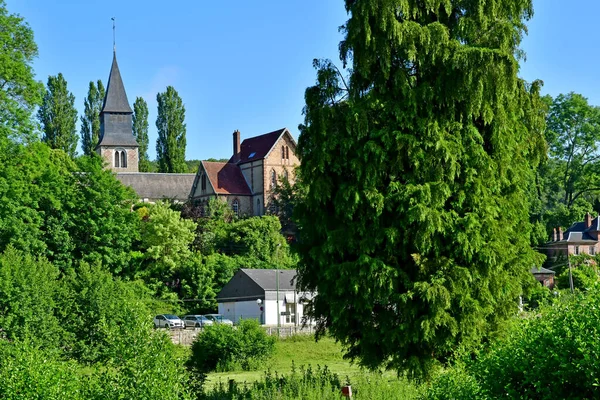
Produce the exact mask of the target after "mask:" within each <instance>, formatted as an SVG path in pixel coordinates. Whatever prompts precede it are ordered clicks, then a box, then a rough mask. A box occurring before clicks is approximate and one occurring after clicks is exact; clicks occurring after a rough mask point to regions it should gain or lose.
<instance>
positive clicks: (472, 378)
mask: <svg viewBox="0 0 600 400" xmlns="http://www.w3.org/2000/svg"><path fill="white" fill-rule="evenodd" d="M599 320H600V291H599V290H597V289H593V290H591V291H589V292H588V293H577V294H575V295H572V296H563V297H562V298H561V299H559V300H557V301H555V302H554V303H553V304H552V305H546V306H542V307H541V308H540V309H539V310H538V311H537V313H536V315H535V316H531V317H530V318H527V319H523V320H521V321H519V323H517V324H515V325H514V326H513V327H512V328H511V329H510V330H509V332H508V333H507V335H506V336H505V337H502V338H500V339H499V340H497V341H495V342H492V343H491V345H490V347H489V348H488V349H487V350H486V351H484V352H482V353H481V354H480V355H479V356H478V357H476V358H474V359H470V358H465V359H464V360H463V361H464V368H465V369H464V370H462V366H461V365H460V364H459V365H458V366H456V367H454V369H452V370H450V371H447V372H446V373H445V375H440V376H439V377H438V378H437V379H436V380H435V381H434V383H433V385H432V386H431V388H430V390H429V392H428V396H427V397H428V398H431V399H460V398H500V397H504V398H523V399H532V398H535V399H572V398H598V397H600V390H599V388H598V378H597V377H598V376H599V375H600V330H598V321H599ZM464 382H466V384H465V383H464ZM465 386H466V389H465ZM469 388H471V389H473V390H475V392H473V393H474V394H476V396H475V395H473V396H469V395H465V396H466V397H465V396H461V395H460V393H463V392H464V393H467V392H465V390H467V389H468V390H470V389H469ZM479 389H481V390H480V391H479ZM441 393H445V395H440V394H441Z"/></svg>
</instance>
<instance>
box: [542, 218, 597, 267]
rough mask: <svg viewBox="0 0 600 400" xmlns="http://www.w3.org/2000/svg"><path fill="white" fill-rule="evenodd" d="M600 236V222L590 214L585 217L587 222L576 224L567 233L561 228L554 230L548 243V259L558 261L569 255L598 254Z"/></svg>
mask: <svg viewBox="0 0 600 400" xmlns="http://www.w3.org/2000/svg"><path fill="white" fill-rule="evenodd" d="M599 234H600V220H599V219H598V217H596V218H593V219H592V216H591V215H590V213H587V214H586V215H585V220H584V221H581V222H575V223H574V224H573V225H571V226H570V227H569V229H567V230H566V231H565V232H563V231H562V229H561V228H558V229H556V228H555V229H554V231H553V235H552V238H551V240H550V241H549V242H547V243H546V245H545V247H546V248H547V251H548V254H547V255H548V259H549V260H550V261H551V262H552V261H556V259H559V258H560V257H564V258H566V256H567V254H568V255H580V254H589V255H591V256H593V255H596V254H598V250H600V245H599V241H598V237H599V236H598V235H599Z"/></svg>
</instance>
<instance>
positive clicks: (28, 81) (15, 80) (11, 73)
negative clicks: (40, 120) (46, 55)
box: [0, 0, 44, 141]
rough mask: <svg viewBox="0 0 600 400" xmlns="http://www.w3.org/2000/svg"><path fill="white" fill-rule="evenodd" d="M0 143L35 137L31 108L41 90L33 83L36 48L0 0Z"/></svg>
mask: <svg viewBox="0 0 600 400" xmlns="http://www.w3.org/2000/svg"><path fill="white" fill-rule="evenodd" d="M0 27H2V29H0V141H1V140H2V139H6V138H10V139H18V140H31V139H33V138H34V137H35V120H34V119H33V118H32V116H33V112H34V110H35V108H36V107H37V106H38V105H40V104H41V101H42V94H43V91H44V86H43V84H42V83H41V82H38V81H36V80H35V73H34V71H33V67H32V64H33V60H34V59H35V58H36V57H37V55H38V47H37V44H36V43H35V40H34V38H33V31H32V30H31V28H30V27H29V25H28V24H27V22H25V20H24V19H23V18H22V17H21V16H19V15H17V14H10V13H9V12H8V10H7V9H6V3H5V1H4V0H0Z"/></svg>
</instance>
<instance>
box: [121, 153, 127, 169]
mask: <svg viewBox="0 0 600 400" xmlns="http://www.w3.org/2000/svg"><path fill="white" fill-rule="evenodd" d="M121 168H127V152H126V151H125V150H121Z"/></svg>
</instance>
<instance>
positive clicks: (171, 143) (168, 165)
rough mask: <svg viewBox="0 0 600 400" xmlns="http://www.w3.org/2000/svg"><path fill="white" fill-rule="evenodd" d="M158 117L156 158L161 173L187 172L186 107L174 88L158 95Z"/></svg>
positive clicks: (169, 88)
mask: <svg viewBox="0 0 600 400" xmlns="http://www.w3.org/2000/svg"><path fill="white" fill-rule="evenodd" d="M156 101H157V102H158V117H157V118H156V128H157V129H158V139H157V140H156V157H157V161H158V171H159V172H176V173H181V172H187V166H186V164H185V146H186V139H185V133H186V127H185V122H184V120H185V107H184V106H183V101H182V100H181V97H179V94H178V93H177V91H176V90H175V89H174V88H173V86H168V87H167V90H166V91H165V92H163V93H159V94H158V95H156Z"/></svg>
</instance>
